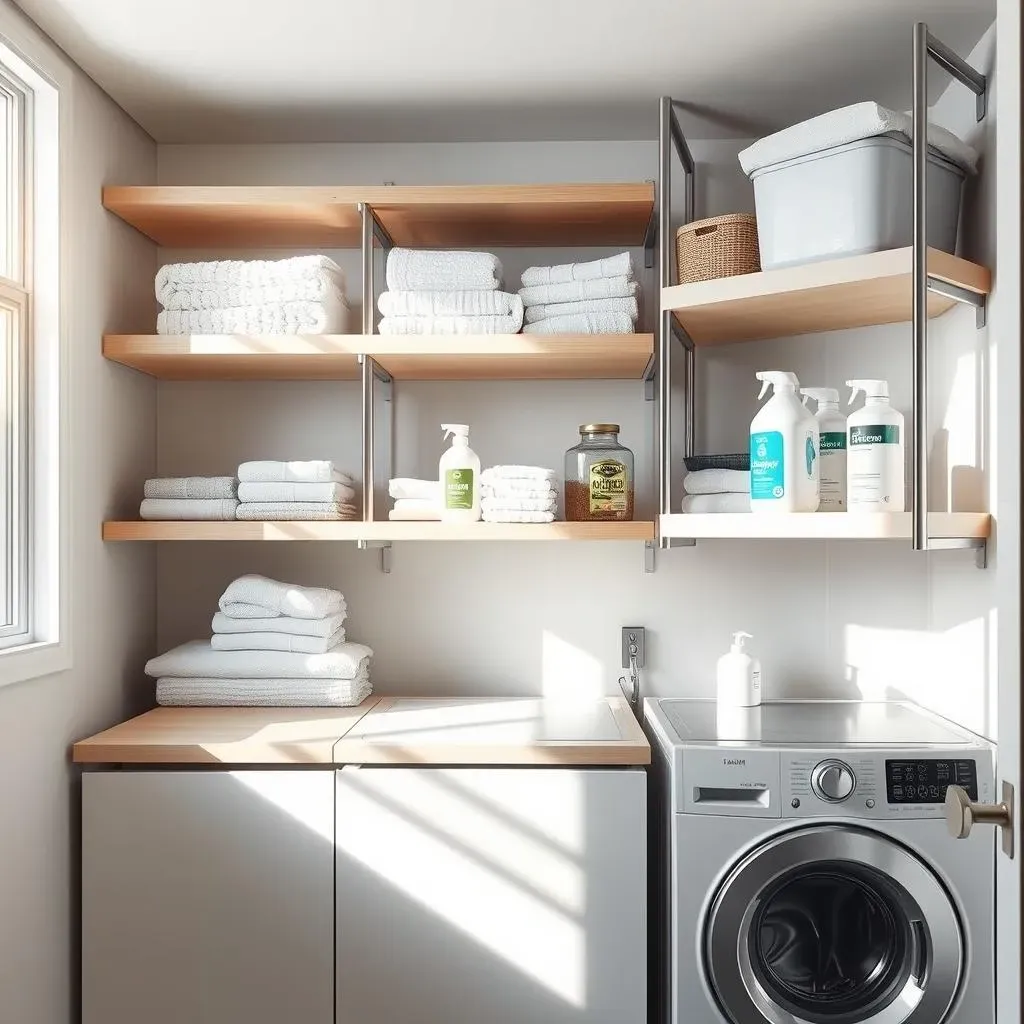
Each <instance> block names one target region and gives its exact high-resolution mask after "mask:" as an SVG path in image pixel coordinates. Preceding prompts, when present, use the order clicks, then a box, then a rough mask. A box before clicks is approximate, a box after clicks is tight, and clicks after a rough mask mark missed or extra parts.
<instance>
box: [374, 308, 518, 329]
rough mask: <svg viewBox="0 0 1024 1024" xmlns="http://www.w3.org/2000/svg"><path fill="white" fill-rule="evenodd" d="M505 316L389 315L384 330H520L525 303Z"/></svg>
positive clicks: (383, 326)
mask: <svg viewBox="0 0 1024 1024" xmlns="http://www.w3.org/2000/svg"><path fill="white" fill-rule="evenodd" d="M518 301H519V305H518V306H517V308H516V309H515V310H513V312H511V313H509V314H507V315H505V316H386V317H384V319H383V320H381V322H380V324H379V325H378V330H379V331H380V333H381V334H391V335H402V334H518V333H519V331H520V330H521V329H522V326H523V303H522V300H521V299H519V300H518Z"/></svg>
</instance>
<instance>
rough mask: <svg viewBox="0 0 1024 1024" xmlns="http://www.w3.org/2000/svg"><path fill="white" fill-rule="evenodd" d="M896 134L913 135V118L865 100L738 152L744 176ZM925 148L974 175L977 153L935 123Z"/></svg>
mask: <svg viewBox="0 0 1024 1024" xmlns="http://www.w3.org/2000/svg"><path fill="white" fill-rule="evenodd" d="M889 132H899V133H900V134H902V135H905V136H906V137H907V138H908V139H909V138H911V137H912V136H913V134H914V119H913V118H912V117H911V116H910V115H909V114H905V113H902V112H901V111H897V110H889V108H888V107H883V106H880V105H879V104H878V103H873V102H871V101H870V100H867V101H865V102H863V103H851V104H850V105H849V106H848V107H840V108H839V109H838V110H830V111H829V112H828V113H827V114H819V115H818V116H817V117H812V118H810V119H809V120H807V121H801V122H800V123H799V124H794V125H791V126H790V127H789V128H784V129H783V130H782V131H781V132H776V133H775V134H774V135H768V136H766V137H765V138H763V139H758V141H757V142H755V143H754V144H753V145H752V146H748V147H747V148H746V149H745V150H743V152H742V153H740V157H739V159H740V166H741V167H742V168H743V171H744V173H745V174H748V175H749V174H753V172H754V171H757V170H760V169H761V168H762V167H767V166H769V165H770V164H777V163H782V161H783V160H793V159H795V158H796V157H798V156H806V155H807V154H808V153H818V152H820V151H821V150H823V149H831V148H832V147H833V146H843V145H845V144H846V143H848V142H856V141H858V140H859V139H870V138H873V137H874V136H876V135H887V134H888V133H889ZM928 145H929V146H930V147H934V148H935V149H937V150H938V151H939V152H940V153H941V154H942V155H943V156H944V157H946V158H947V159H948V160H950V161H951V162H952V163H954V164H956V165H957V166H958V167H962V168H963V169H964V170H965V171H969V172H970V173H971V174H973V173H974V172H975V171H976V170H977V167H978V154H977V151H976V150H974V149H972V148H971V147H970V146H968V145H967V143H966V142H963V141H962V140H961V139H958V138H957V137H956V136H955V135H954V134H953V133H952V132H949V131H946V129H945V128H941V127H940V126H939V125H937V124H929V125H928Z"/></svg>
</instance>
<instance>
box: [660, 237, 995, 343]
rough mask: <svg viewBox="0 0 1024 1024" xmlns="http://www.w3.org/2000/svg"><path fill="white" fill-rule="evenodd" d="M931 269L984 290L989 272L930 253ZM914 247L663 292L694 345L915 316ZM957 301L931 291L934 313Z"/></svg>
mask: <svg viewBox="0 0 1024 1024" xmlns="http://www.w3.org/2000/svg"><path fill="white" fill-rule="evenodd" d="M928 273H929V275H930V276H932V277H936V278H939V279H940V280H942V281H945V282H947V283H949V284H954V285H957V286H959V287H961V288H965V289H967V290H968V291H971V292H975V293H977V294H979V295H986V294H988V292H989V290H990V288H991V274H990V273H989V271H988V270H987V269H986V268H985V267H982V266H979V265H978V264H976V263H971V262H969V261H968V260H965V259H961V258H960V257H958V256H952V255H950V254H949V253H946V252H940V251H939V250H937V249H929V250H928ZM911 276H912V250H911V249H910V248H905V249H890V250H887V251H885V252H877V253H869V254H868V255H866V256H851V257H847V258H843V259H835V260H823V261H821V262H819V263H807V264H804V265H802V266H799V267H784V268H782V269H781V270H766V271H762V272H761V273H759V274H743V275H739V276H737V277H723V278H719V279H718V280H714V281H701V282H698V283H695V284H681V285H675V286H673V287H672V288H666V289H664V290H663V291H662V309H663V310H671V311H672V312H673V313H674V314H675V317H676V319H677V320H678V321H679V323H680V325H681V326H682V327H683V328H684V329H685V330H686V332H687V334H689V336H690V338H691V339H692V341H693V343H694V344H695V345H721V344H727V343H729V342H738V341H753V340H761V339H768V338H781V337H789V336H791V335H796V334H809V333H813V332H817V331H839V330H845V329H847V328H851V327H870V326H874V325H877V324H890V323H903V322H908V321H909V320H910V319H911ZM952 305H954V300H953V299H950V298H946V297H945V296H943V295H937V294H935V293H934V292H930V293H929V295H928V315H929V316H933V317H934V316H938V315H939V314H940V313H944V312H945V311H946V310H947V309H949V308H950V307H951V306H952Z"/></svg>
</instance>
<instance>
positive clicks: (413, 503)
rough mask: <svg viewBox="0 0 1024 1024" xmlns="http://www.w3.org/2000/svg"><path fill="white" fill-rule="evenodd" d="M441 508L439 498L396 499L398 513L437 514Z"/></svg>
mask: <svg viewBox="0 0 1024 1024" xmlns="http://www.w3.org/2000/svg"><path fill="white" fill-rule="evenodd" d="M439 508H440V503H439V502H438V500H437V498H395V511H396V512H430V511H433V512H436V511H438V509H439Z"/></svg>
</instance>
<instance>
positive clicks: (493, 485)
mask: <svg viewBox="0 0 1024 1024" xmlns="http://www.w3.org/2000/svg"><path fill="white" fill-rule="evenodd" d="M481 495H482V497H484V498H538V499H543V500H545V501H554V500H555V499H556V498H557V497H558V494H557V492H556V491H555V489H554V488H553V487H551V486H550V485H549V484H548V483H546V482H545V481H540V482H538V481H536V480H491V481H490V482H489V483H481Z"/></svg>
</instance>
